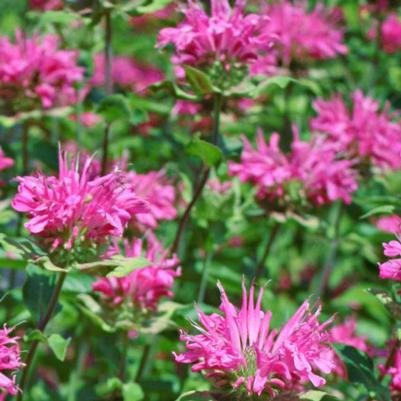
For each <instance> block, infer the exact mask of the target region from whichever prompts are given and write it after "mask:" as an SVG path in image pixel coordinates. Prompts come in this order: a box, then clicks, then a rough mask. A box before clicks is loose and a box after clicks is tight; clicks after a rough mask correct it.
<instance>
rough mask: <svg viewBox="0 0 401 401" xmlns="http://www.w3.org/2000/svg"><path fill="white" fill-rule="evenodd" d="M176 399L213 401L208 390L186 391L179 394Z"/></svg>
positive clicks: (182, 400) (183, 400)
mask: <svg viewBox="0 0 401 401" xmlns="http://www.w3.org/2000/svg"><path fill="white" fill-rule="evenodd" d="M176 401H214V398H213V397H212V395H211V394H210V393H209V392H208V391H188V392H187V393H184V394H181V395H180V396H179V397H178V398H177V400H176Z"/></svg>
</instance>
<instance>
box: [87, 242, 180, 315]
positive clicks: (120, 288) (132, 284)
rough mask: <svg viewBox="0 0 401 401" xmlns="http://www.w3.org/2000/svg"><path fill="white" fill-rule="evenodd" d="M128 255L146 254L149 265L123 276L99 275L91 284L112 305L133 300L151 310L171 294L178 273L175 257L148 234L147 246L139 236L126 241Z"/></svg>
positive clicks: (140, 308) (132, 256)
mask: <svg viewBox="0 0 401 401" xmlns="http://www.w3.org/2000/svg"><path fill="white" fill-rule="evenodd" d="M125 254H126V256H127V257H128V258H135V257H138V256H145V257H146V259H147V260H148V261H149V263H150V265H149V266H147V267H144V268H141V269H136V270H134V271H133V272H131V273H130V274H128V275H127V276H125V277H109V278H101V279H99V280H98V281H96V282H95V283H94V284H93V290H94V291H96V292H99V293H100V294H101V295H102V297H103V298H104V299H105V300H106V302H108V303H109V304H110V305H112V306H118V305H120V304H122V303H124V302H128V303H130V304H131V303H132V304H133V306H134V307H135V308H136V309H138V310H144V311H149V310H150V311H153V310H155V309H156V308H157V305H158V303H159V301H160V298H162V297H171V296H172V295H173V294H172V291H171V290H172V287H173V284H174V279H175V278H176V277H178V276H179V275H180V273H181V271H180V268H179V267H178V266H179V260H178V258H177V257H176V256H175V255H173V256H171V257H169V256H168V255H167V251H166V250H164V249H163V248H162V247H161V245H160V243H159V242H158V241H157V240H156V238H155V237H154V236H153V235H151V236H149V237H148V241H147V246H146V247H145V245H144V242H143V241H142V240H140V239H137V240H134V241H133V242H132V243H128V242H125Z"/></svg>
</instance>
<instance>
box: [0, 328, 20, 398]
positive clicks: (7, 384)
mask: <svg viewBox="0 0 401 401" xmlns="http://www.w3.org/2000/svg"><path fill="white" fill-rule="evenodd" d="M12 331H13V329H8V328H7V326H4V327H3V329H0V396H1V394H4V393H3V392H2V391H4V392H5V393H6V394H7V393H8V394H11V395H16V394H17V392H18V387H17V385H16V383H15V371H17V370H18V369H20V368H21V367H22V366H23V364H22V362H21V355H20V348H19V345H18V337H11V336H10V334H11V332H12Z"/></svg>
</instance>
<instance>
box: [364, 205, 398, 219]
mask: <svg viewBox="0 0 401 401" xmlns="http://www.w3.org/2000/svg"><path fill="white" fill-rule="evenodd" d="M394 210H395V207H394V206H393V205H383V206H378V207H375V208H374V209H372V210H370V211H369V212H367V213H365V214H364V215H362V216H361V217H360V218H361V219H366V218H367V217H370V216H373V215H376V214H392V213H394Z"/></svg>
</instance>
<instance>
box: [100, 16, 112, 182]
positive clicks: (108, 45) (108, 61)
mask: <svg viewBox="0 0 401 401" xmlns="http://www.w3.org/2000/svg"><path fill="white" fill-rule="evenodd" d="M104 18H105V36H104V92H105V95H106V96H110V95H112V94H113V76H112V68H113V48H112V26H111V25H112V24H111V11H110V10H108V9H107V10H106V11H105V15H104ZM110 128H111V127H110V124H109V123H106V127H105V130H104V136H103V157H102V175H104V174H105V173H106V170H107V160H108V152H109V137H110V131H111V129H110Z"/></svg>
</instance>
